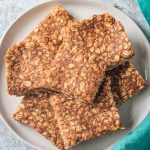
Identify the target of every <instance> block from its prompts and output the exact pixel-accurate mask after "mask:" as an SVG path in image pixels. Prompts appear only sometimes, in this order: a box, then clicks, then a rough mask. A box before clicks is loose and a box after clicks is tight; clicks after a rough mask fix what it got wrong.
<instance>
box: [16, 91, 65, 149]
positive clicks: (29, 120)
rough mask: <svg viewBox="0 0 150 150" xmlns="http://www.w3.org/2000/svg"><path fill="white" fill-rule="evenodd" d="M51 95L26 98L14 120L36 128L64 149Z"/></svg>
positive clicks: (43, 94) (40, 94) (41, 94)
mask: <svg viewBox="0 0 150 150" xmlns="http://www.w3.org/2000/svg"><path fill="white" fill-rule="evenodd" d="M50 96H51V94H49V93H39V94H37V95H29V96H25V97H24V98H23V100H22V102H21V103H20V104H19V106H18V108H17V110H16V112H15V113H14V115H13V118H14V119H15V120H17V121H19V122H21V123H23V124H25V125H28V126H30V127H32V128H34V129H35V130H36V131H37V132H39V133H40V134H42V135H43V136H44V137H45V138H47V139H48V140H49V141H51V142H52V143H53V144H55V145H56V146H57V147H58V148H59V149H63V140H62V138H61V136H60V133H59V128H58V125H57V121H56V119H55V117H54V111H53V108H52V106H51V103H50Z"/></svg>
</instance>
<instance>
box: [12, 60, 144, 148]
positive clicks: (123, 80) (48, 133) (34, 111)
mask: <svg viewBox="0 0 150 150" xmlns="http://www.w3.org/2000/svg"><path fill="white" fill-rule="evenodd" d="M107 77H109V78H110V79H111V83H112V84H111V89H112V92H113V96H114V98H115V103H116V104H117V106H119V105H121V104H122V103H124V102H126V101H127V100H128V98H129V97H132V96H133V95H135V94H136V93H138V92H140V91H141V90H142V89H143V88H144V87H145V81H144V79H143V78H142V76H140V74H139V73H138V71H137V70H136V69H135V67H134V66H133V65H132V64H130V63H128V62H127V63H125V64H124V65H121V66H118V67H117V68H115V69H113V70H111V71H108V72H107V73H106V78H107ZM129 81H130V82H129ZM116 83H117V84H116ZM114 84H115V85H114ZM113 87H114V88H113ZM120 89H121V90H120ZM124 89H125V90H124ZM130 89H132V91H131V90H130ZM118 91H119V92H118ZM50 96H51V95H50V94H46V93H45V94H40V95H39V94H38V95H30V96H26V97H25V98H24V99H23V101H22V103H20V105H19V106H18V109H17V111H16V112H15V114H14V119H15V120H17V121H19V122H21V123H24V124H26V125H28V126H31V127H32V128H35V129H36V130H37V131H38V132H39V133H41V134H43V135H44V136H45V137H46V138H47V139H48V140H50V141H52V142H53V143H54V144H55V145H56V146H57V147H58V148H59V149H62V147H63V140H62V139H61V136H60V133H59V128H58V125H57V121H56V120H55V119H54V111H53V109H52V106H51V104H50V100H51V98H50ZM47 124H48V127H47Z"/></svg>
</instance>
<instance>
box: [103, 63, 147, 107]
mask: <svg viewBox="0 0 150 150" xmlns="http://www.w3.org/2000/svg"><path fill="white" fill-rule="evenodd" d="M107 76H108V77H110V78H111V90H112V92H113V95H114V99H115V102H116V105H117V106H119V105H121V104H122V103H124V102H126V101H127V100H129V98H130V97H133V96H134V95H135V94H137V93H138V92H140V91H141V90H143V89H144V88H145V85H146V83H145V81H144V79H143V77H142V76H141V75H140V74H139V72H138V71H137V70H136V68H135V67H134V65H133V64H131V63H130V62H126V63H125V64H123V65H120V66H118V67H116V68H114V69H112V70H110V71H108V72H107V73H106V78H107Z"/></svg>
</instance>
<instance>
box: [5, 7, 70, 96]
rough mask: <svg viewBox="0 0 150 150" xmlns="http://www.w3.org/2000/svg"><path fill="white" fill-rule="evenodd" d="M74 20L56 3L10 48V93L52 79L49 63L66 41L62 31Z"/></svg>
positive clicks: (13, 93) (26, 90)
mask: <svg viewBox="0 0 150 150" xmlns="http://www.w3.org/2000/svg"><path fill="white" fill-rule="evenodd" d="M71 20H73V17H72V16H71V15H70V14H69V13H68V12H66V11H65V10H64V8H62V7H61V6H56V7H55V8H54V9H53V11H52V12H50V13H49V14H48V15H47V17H46V18H45V19H44V20H43V21H42V22H41V23H40V24H39V25H38V26H37V27H36V28H35V29H34V30H33V31H32V32H31V33H30V34H29V35H28V36H27V37H26V38H25V39H24V40H23V41H21V42H18V43H17V44H15V45H14V46H12V47H11V48H9V49H8V51H7V53H6V56H5V59H6V66H7V85H8V92H9V94H11V95H18V96H20V95H24V94H26V93H29V92H31V91H32V90H33V92H34V89H36V90H37V91H38V88H39V87H40V88H41V87H43V85H44V84H45V82H46V83H47V82H49V81H48V80H49V79H48V72H49V64H50V62H51V60H52V59H53V58H54V56H55V54H56V52H57V51H58V49H59V46H60V44H61V41H62V35H61V33H60V30H61V28H62V27H64V26H66V25H67V23H68V22H69V21H71Z"/></svg>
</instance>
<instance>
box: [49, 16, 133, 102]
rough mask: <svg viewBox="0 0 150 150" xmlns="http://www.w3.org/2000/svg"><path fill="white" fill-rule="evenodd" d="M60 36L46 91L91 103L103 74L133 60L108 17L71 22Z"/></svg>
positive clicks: (122, 34) (116, 25) (123, 36)
mask: <svg viewBox="0 0 150 150" xmlns="http://www.w3.org/2000/svg"><path fill="white" fill-rule="evenodd" d="M62 36H63V43H62V45H61V46H60V49H59V51H58V53H57V54H56V55H55V58H54V60H53V61H52V63H51V68H50V70H51V72H50V76H49V88H50V89H52V90H55V91H58V92H62V93H64V94H67V95H71V96H73V97H74V98H80V99H84V100H87V101H92V100H94V97H95V94H96V93H97V90H98V87H99V85H100V83H101V81H102V80H103V78H104V73H105V71H106V70H109V69H112V68H114V67H116V66H117V65H119V64H121V63H123V62H124V61H126V60H128V59H130V58H132V57H133V56H134V52H133V51H132V49H131V44H130V42H129V40H128V38H127V35H126V33H125V30H124V28H123V26H122V25H121V24H120V22H117V21H116V20H115V19H114V17H112V16H111V15H109V14H101V15H97V16H96V15H95V16H93V17H92V18H91V19H89V20H81V21H74V22H71V23H69V24H68V26H66V27H65V28H63V29H62Z"/></svg>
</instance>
